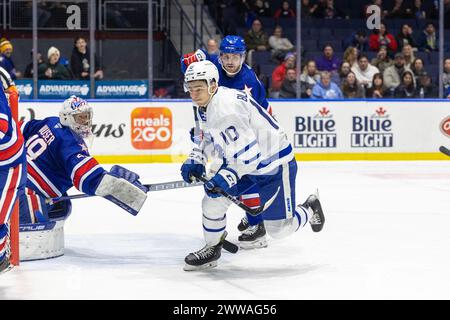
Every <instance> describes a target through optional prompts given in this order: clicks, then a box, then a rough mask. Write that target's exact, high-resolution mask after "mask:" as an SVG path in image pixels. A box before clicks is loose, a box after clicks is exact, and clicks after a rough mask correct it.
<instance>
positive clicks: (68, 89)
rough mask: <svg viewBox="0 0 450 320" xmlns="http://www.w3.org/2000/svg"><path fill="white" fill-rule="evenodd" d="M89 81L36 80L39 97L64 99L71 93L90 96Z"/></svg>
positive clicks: (83, 96)
mask: <svg viewBox="0 0 450 320" xmlns="http://www.w3.org/2000/svg"><path fill="white" fill-rule="evenodd" d="M90 91H91V88H90V82H89V81H83V80H78V81H65V80H44V81H39V82H38V98H39V99H66V98H68V97H70V96H71V95H76V96H78V97H81V98H85V99H87V98H90Z"/></svg>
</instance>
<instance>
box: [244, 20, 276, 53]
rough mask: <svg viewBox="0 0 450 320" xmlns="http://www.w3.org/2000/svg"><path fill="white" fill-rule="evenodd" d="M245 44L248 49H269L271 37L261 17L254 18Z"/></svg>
mask: <svg viewBox="0 0 450 320" xmlns="http://www.w3.org/2000/svg"><path fill="white" fill-rule="evenodd" d="M244 40H245V44H246V45H247V50H249V51H250V50H257V51H265V50H269V49H270V46H269V37H268V35H267V33H266V32H264V30H263V26H262V23H261V21H260V20H259V19H255V20H253V23H252V28H251V29H250V30H249V31H248V32H247V34H246V35H245V39H244Z"/></svg>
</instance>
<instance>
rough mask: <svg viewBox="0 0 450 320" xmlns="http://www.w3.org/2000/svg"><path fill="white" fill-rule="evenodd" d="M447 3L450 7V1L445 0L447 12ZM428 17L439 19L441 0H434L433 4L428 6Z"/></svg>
mask: <svg viewBox="0 0 450 320" xmlns="http://www.w3.org/2000/svg"><path fill="white" fill-rule="evenodd" d="M430 2H431V1H430ZM447 5H448V6H449V7H450V1H449V0H444V12H447V11H446V9H447ZM427 19H435V20H438V19H439V0H434V1H433V5H432V6H430V7H429V8H428V10H427ZM444 20H445V18H444Z"/></svg>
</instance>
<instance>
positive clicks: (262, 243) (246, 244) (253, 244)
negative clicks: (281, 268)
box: [239, 238, 268, 250]
mask: <svg viewBox="0 0 450 320" xmlns="http://www.w3.org/2000/svg"><path fill="white" fill-rule="evenodd" d="M267 246H268V243H267V239H265V238H264V239H258V240H255V241H240V242H239V248H241V249H244V250H250V249H259V248H267Z"/></svg>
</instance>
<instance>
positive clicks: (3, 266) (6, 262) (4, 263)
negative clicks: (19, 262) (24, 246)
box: [0, 258, 13, 273]
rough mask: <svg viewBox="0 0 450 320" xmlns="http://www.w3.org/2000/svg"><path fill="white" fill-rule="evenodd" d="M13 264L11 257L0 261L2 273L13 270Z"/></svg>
mask: <svg viewBox="0 0 450 320" xmlns="http://www.w3.org/2000/svg"><path fill="white" fill-rule="evenodd" d="M12 267H13V265H12V264H11V263H10V262H9V259H7V258H6V259H3V261H2V262H0V273H3V272H7V271H9V270H11V269H12Z"/></svg>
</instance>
